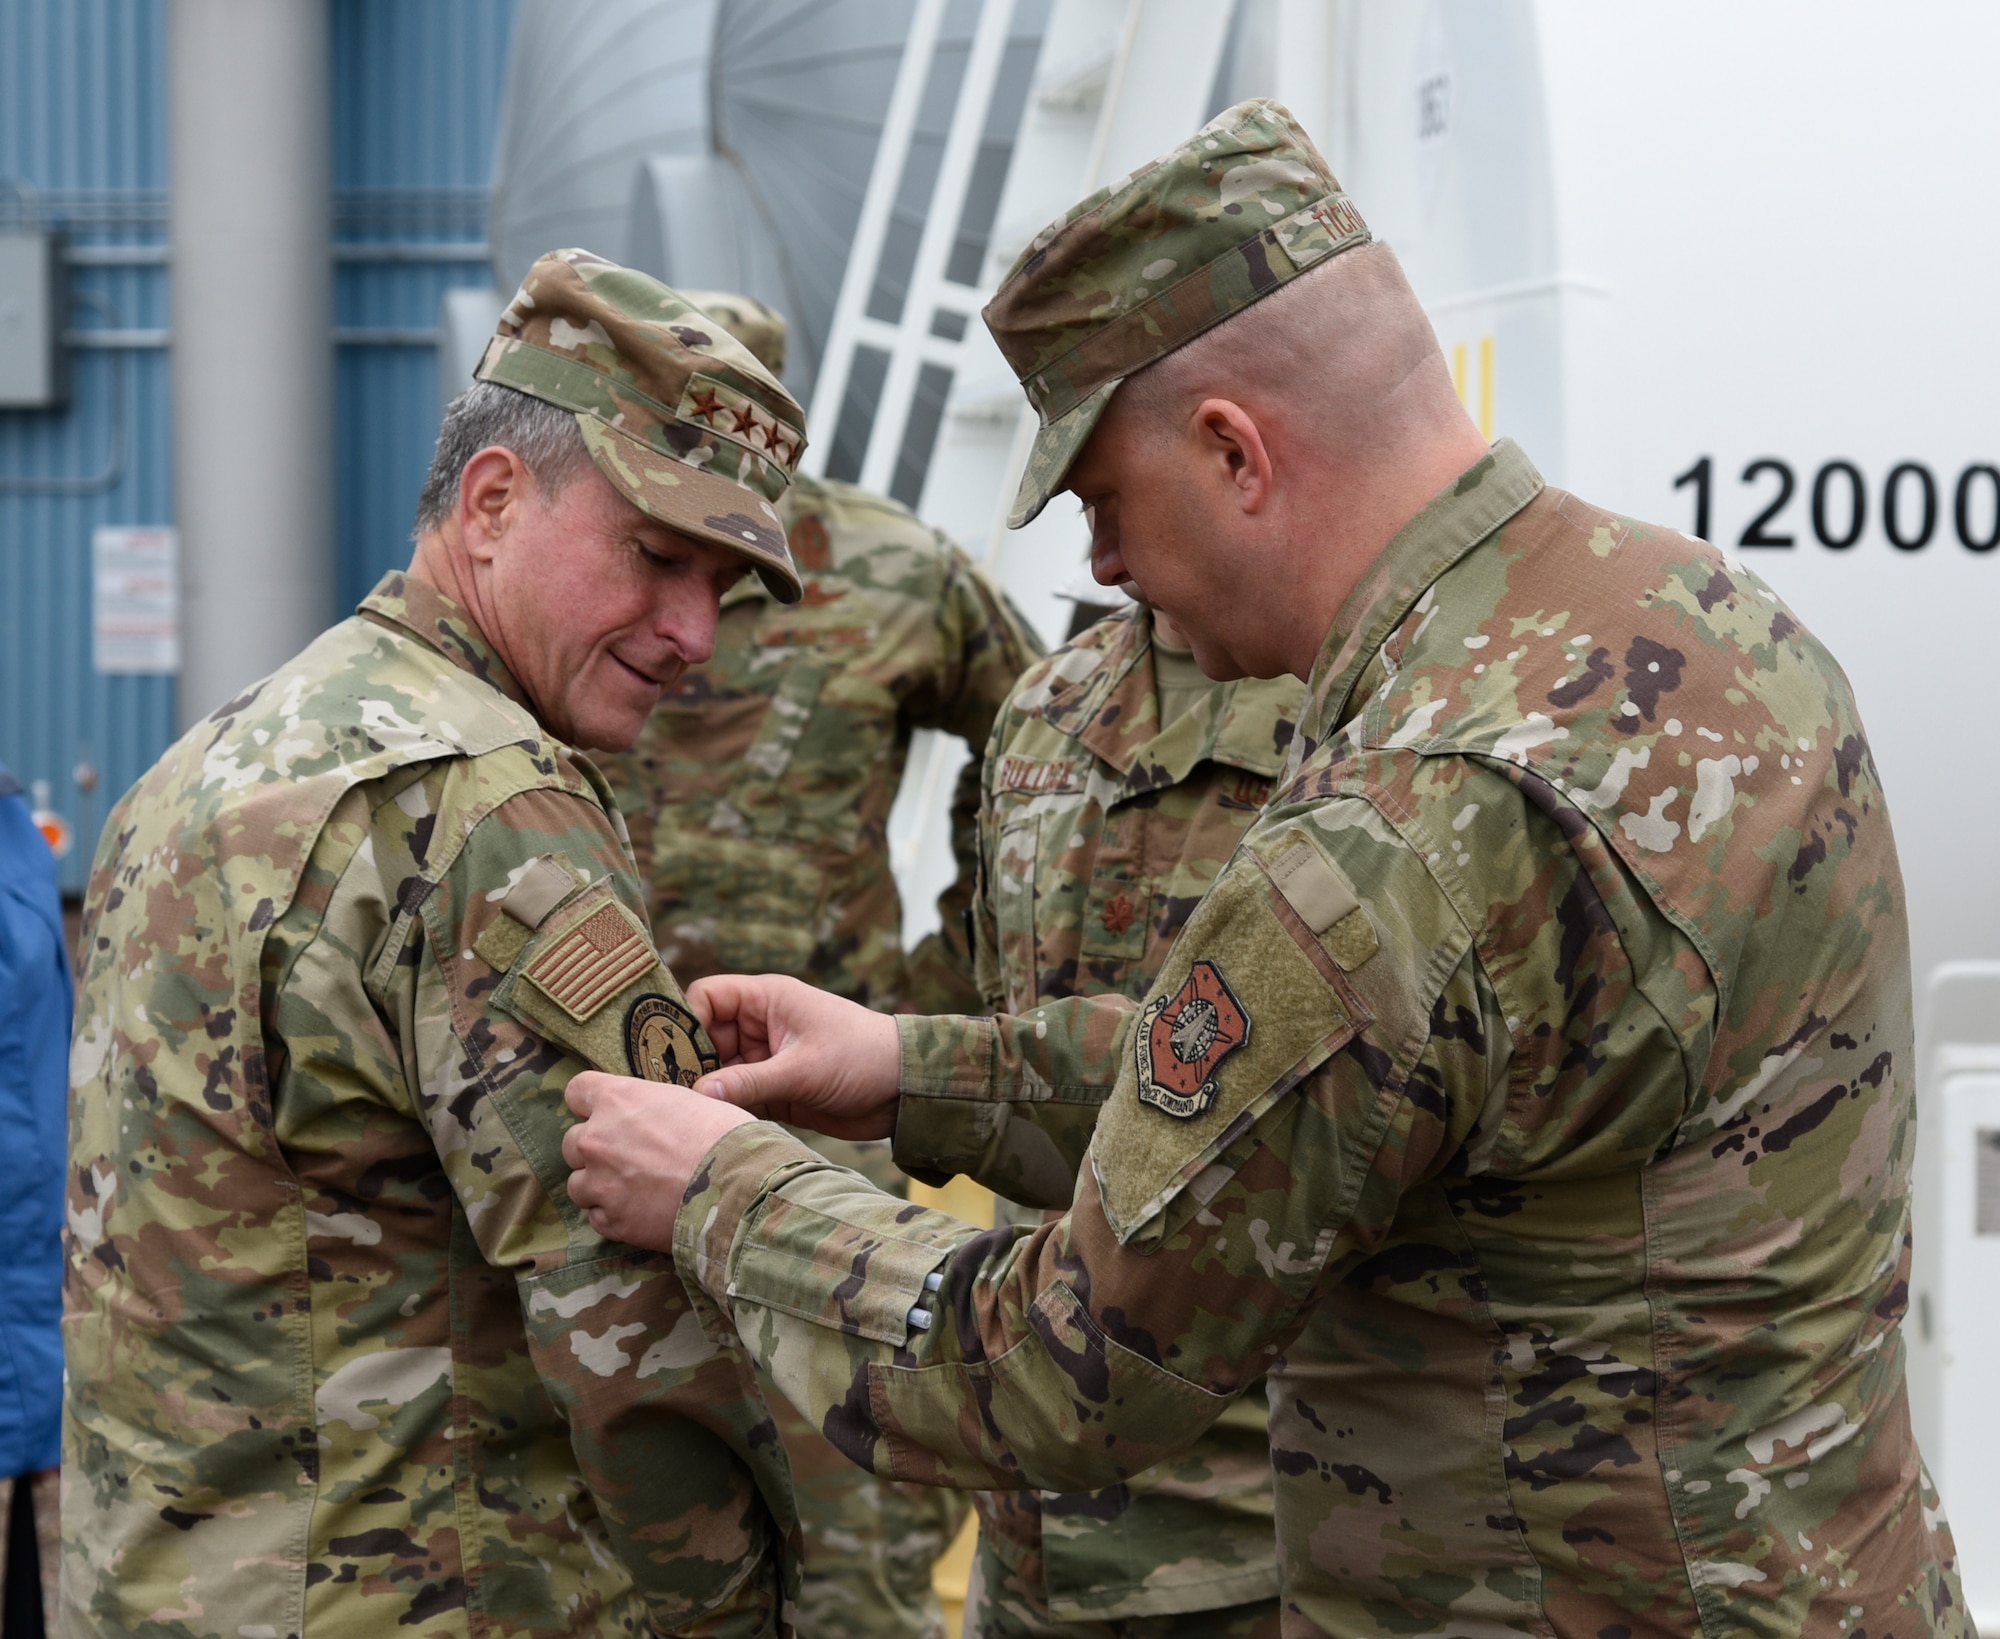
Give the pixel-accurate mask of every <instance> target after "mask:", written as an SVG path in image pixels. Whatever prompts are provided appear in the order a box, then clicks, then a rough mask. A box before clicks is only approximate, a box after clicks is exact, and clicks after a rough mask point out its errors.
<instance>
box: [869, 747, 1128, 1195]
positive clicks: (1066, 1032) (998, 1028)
mask: <svg viewBox="0 0 2000 1639" xmlns="http://www.w3.org/2000/svg"><path fill="white" fill-rule="evenodd" d="M1020 724H1021V718H1020V716H1019V715H1018V714H1017V713H1015V712H1014V711H1012V710H1011V709H1010V710H1005V711H1002V712H1001V714H1000V716H999V718H998V719H997V720H996V722H995V723H994V726H993V732H992V735H991V737H990V738H989V740H988V742H987V746H986V755H985V757H984V759H983V765H984V767H983V774H982V777H981V789H982V791H990V790H992V789H993V770H994V767H995V764H996V763H997V761H998V759H999V758H1000V757H1001V756H1002V755H1003V754H1004V752H1005V750H1006V747H1007V745H1008V744H1009V742H1010V740H1011V738H1012V735H1013V734H1014V732H1015V731H1016V730H1017V729H1018V728H1019V727H1020ZM994 815H995V810H994V808H993V806H992V805H991V804H990V803H982V804H981V806H980V810H979V813H978V816H977V820H976V830H975V838H976V843H977V846H976V849H975V860H974V892H973V899H972V904H971V907H970V910H969V913H968V915H967V916H966V918H965V923H966V930H967V935H968V938H969V939H970V941H971V946H972V969H973V975H974V978H975V980H976V982H977V985H978V990H979V999H980V1003H981V1005H982V1006H983V1008H984V1009H985V1010H986V1011H987V1012H988V1013H998V1012H999V1010H1000V1009H1001V1007H1002V1006H1003V1005H1004V1001H1005V985H1004V983H1003V982H1002V979H1001V968H1000V932H999V922H998V919H997V917H996V916H995V914H994V903H993V893H994V880H993V875H992V873H993V869H994V861H995V860H996V859H997V858H998V853H997V850H998V847H999V835H998V832H997V830H996V827H995V823H994ZM1132 1005H1133V1004H1132V1002H1131V1001H1130V1000H1129V999H1128V998H1126V997H1122V996H1114V997H1108V998H1103V999H1100V1000H1099V1001H1098V1002H1097V1003H1095V1004H1091V1003H1084V1002H1060V1003H1056V1004H1053V1006H1052V1007H1049V1008H1044V1009H1040V1010H1038V1011H1037V1012H1035V1013H1033V1014H1030V1015H1028V1016H1027V1018H1026V1019H1025V1020H1008V1019H1005V1018H999V1019H991V1020H989V1019H987V1018H978V1019H940V1018H929V1019H917V1018H906V1019H904V1020H903V1021H901V1023H900V1025H899V1028H900V1029H901V1031H902V1033H903V1043H904V1044H903V1057H904V1064H905V1066H906V1070H907V1072H908V1073H906V1075H905V1077H904V1083H903V1088H902V1098H901V1101H900V1104H899V1108H898V1111H897V1120H896V1132H895V1158H896V1164H897V1166H899V1167H900V1168H902V1170H903V1171H904V1172H906V1173H908V1174H909V1175H910V1176H911V1177H913V1178H916V1179H919V1180H921V1181H923V1182H924V1183H929V1184H942V1183H944V1182H945V1181H946V1180H948V1179H950V1178H952V1177H954V1176H956V1175H958V1174H961V1173H962V1174H964V1175H965V1176H967V1177H969V1178H971V1179H973V1180H974V1181H975V1182H977V1183H980V1184H983V1185H984V1186H985V1187H986V1188H988V1189H990V1190H992V1191H993V1192H994V1193H995V1194H998V1195H1001V1196H1003V1197H1005V1198H1006V1199H1007V1200H1010V1201H1014V1202H1018V1203H1019V1204H1021V1205H1023V1206H1030V1207H1040V1208H1044V1209H1053V1210H1057V1211H1060V1210H1061V1209H1062V1208H1064V1207H1066V1206H1068V1205H1069V1204H1070V1202H1071V1201H1073V1200H1074V1199H1075V1198H1076V1176H1077V1170H1078V1168H1080V1167H1081V1166H1082V1164H1083V1155H1084V1151H1085V1149H1086V1147H1087V1146H1088V1145H1089V1143H1090V1135H1091V1133H1092V1131H1093V1130H1094V1129H1095V1128H1096V1126H1097V1115H1098V1110H1099V1108H1100V1107H1101V1105H1102V1102H1103V1099H1104V1095H1105V1093H1106V1092H1107V1091H1108V1090H1109V1087H1110V1084H1111V1078H1112V1076H1113V1075H1115V1073H1116V1054H1117V1047H1118V1044H1119V1043H1120V1042H1121V1041H1122V1040H1123V1031H1124V1028H1125V1025H1126V1023H1127V1019H1126V1014H1127V1013H1129V1011H1130V1009H1131V1007H1132ZM1085 1009H1089V1011H1088V1013H1086V1012H1085V1011H1084V1010H1085ZM1051 1020H1054V1021H1056V1023H1057V1026H1058V1030H1057V1034H1056V1036H1055V1038H1054V1046H1053V1048H1051V1047H1050V1046H1049V1045H1048V1044H1049V1042H1050V1022H1051ZM989 1069H991V1070H995V1071H1001V1070H1003V1069H1004V1073H1002V1074H1000V1075H998V1076H997V1077H996V1078H994V1079H989V1076H988V1071H989Z"/></svg>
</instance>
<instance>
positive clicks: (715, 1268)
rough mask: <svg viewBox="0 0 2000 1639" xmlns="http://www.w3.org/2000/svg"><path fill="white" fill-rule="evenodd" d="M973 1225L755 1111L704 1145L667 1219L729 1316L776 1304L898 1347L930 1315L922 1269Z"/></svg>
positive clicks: (694, 1272)
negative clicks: (882, 1186)
mask: <svg viewBox="0 0 2000 1639" xmlns="http://www.w3.org/2000/svg"><path fill="white" fill-rule="evenodd" d="M977 1233H978V1231H977V1230H976V1229H975V1228H974V1227H973V1226H971V1225H970V1224H963V1223H960V1222H959V1221H958V1220H957V1219H956V1218H952V1217H950V1216H948V1215H946V1214H945V1213H942V1212H930V1211H926V1210H924V1209H923V1208H921V1207H915V1206H912V1205H910V1203H908V1202H907V1201H902V1200H899V1199H897V1198H896V1197H895V1196H893V1195H887V1194H884V1193H883V1192H882V1191H881V1190H878V1189H876V1188H875V1186H874V1185H872V1184H871V1183H869V1182H868V1180H867V1179H865V1178H863V1177H862V1176H861V1175H860V1174H859V1173H855V1172H850V1171H848V1170H847V1169H846V1168H845V1167H838V1166H835V1165H833V1164H832V1163H831V1162H829V1161H827V1160H826V1159H825V1158H824V1157H822V1156H819V1155H816V1154H814V1153H813V1151H811V1150H810V1149H808V1148H807V1147H806V1146H805V1145H804V1144H801V1143H800V1142H799V1141H798V1140H797V1139H796V1138H793V1137H792V1136H791V1135H790V1134H789V1133H787V1132H785V1131H783V1130H782V1129H781V1128H777V1127H773V1126H770V1125H768V1124H766V1123H761V1122H760V1123H754V1124H745V1125H744V1126H741V1127H736V1128H733V1129H732V1130H731V1131H729V1132H728V1133H726V1134H724V1135H723V1137H722V1138H720V1139H719V1140H717V1142H716V1144H715V1145H714V1147H713V1148H712V1149H711V1150H710V1151H709V1152H708V1154H707V1155H706V1156H704V1157H703V1159H702V1164H701V1166H700V1167H699V1168H698V1169H697V1170H696V1172H695V1175H694V1178H693V1180H692V1181H691V1182H690V1184H689V1186H688V1190H687V1193H686V1194H685V1196H684V1197H683V1198H682V1207H681V1216H680V1218H679V1220H678V1221H677V1222H676V1224H675V1226H674V1261H675V1263H676V1264H677V1265H678V1266H679V1268H680V1270H681V1274H682V1277H683V1279H684V1280H685V1281H687V1282H688V1283H689V1284H690V1285H691V1286H696V1287H699V1289H700V1290H701V1291H702V1292H704V1293H706V1294H707V1295H708V1296H709V1297H710V1298H711V1299H713V1300H714V1302H715V1303H716V1304H717V1305H718V1307H719V1308H721V1310H722V1311H723V1313H724V1314H726V1315H729V1316H731V1317H735V1316H736V1315H737V1313H738V1311H739V1310H740V1309H742V1308H743V1307H744V1306H746V1305H747V1306H750V1307H754V1308H759V1309H766V1310H775V1311H777V1312H778V1313H780V1314H786V1315H791V1316H794V1317H796V1318H797V1319H800V1320H804V1321H807V1322H809V1323H810V1324H812V1325H814V1326H817V1327H821V1328H824V1329H826V1330H830V1331H836V1332H844V1333H849V1334H852V1335H854V1336H857V1337H862V1338H866V1339H868V1340H870V1341H871V1342H877V1343H888V1344H892V1345H895V1346H896V1347H899V1348H900V1347H902V1346H903V1345H904V1344H906V1343H907V1342H908V1340H909V1336H910V1332H911V1329H912V1327H913V1326H924V1325H928V1324H929V1321H928V1318H927V1299H928V1295H929V1294H930V1293H931V1292H933V1291H934V1290H935V1289H936V1285H937V1282H936V1281H934V1280H932V1278H931V1277H932V1275H933V1272H934V1271H936V1270H937V1269H938V1267H939V1266H940V1265H941V1264H942V1263H943V1262H944V1261H945V1259H946V1258H948V1257H949V1256H950V1255H951V1253H952V1252H953V1251H954V1250H955V1249H956V1248H957V1247H958V1246H959V1245H961V1244H962V1243H963V1242H964V1241H965V1240H966V1239H968V1238H969V1237H971V1236H973V1235H976V1234H977ZM919 1311H926V1312H925V1313H919ZM738 1330H739V1331H740V1330H741V1327H740V1326H739V1327H738Z"/></svg>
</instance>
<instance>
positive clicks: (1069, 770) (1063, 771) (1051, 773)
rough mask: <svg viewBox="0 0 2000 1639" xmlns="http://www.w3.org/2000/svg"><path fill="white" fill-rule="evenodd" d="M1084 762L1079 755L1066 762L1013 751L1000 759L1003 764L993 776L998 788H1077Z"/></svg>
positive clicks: (999, 789)
mask: <svg viewBox="0 0 2000 1639" xmlns="http://www.w3.org/2000/svg"><path fill="white" fill-rule="evenodd" d="M1083 768H1084V765H1083V764H1082V763H1080V762H1078V761H1077V760H1076V759H1075V758H1073V757H1072V758H1066V759H1064V760H1063V761H1062V762H1055V763H1048V762H1043V761H1042V760H1041V759H1040V758H1038V757H1021V756H1016V755H1014V754H1013V753H1011V752H1010V753H1009V754H1008V755H1007V756H1005V757H1002V758H1001V759H1000V767H999V769H998V771H997V772H996V773H995V774H994V777H993V788H994V789H995V790H996V791H1027V792H1032V793H1039V792H1049V791H1073V790H1076V789H1077V788H1078V787H1079V785H1080V783H1081V781H1082V779H1083Z"/></svg>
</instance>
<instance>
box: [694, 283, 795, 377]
mask: <svg viewBox="0 0 2000 1639" xmlns="http://www.w3.org/2000/svg"><path fill="white" fill-rule="evenodd" d="M681 294H682V295H683V296H685V297H686V298H687V299H688V300H689V301H691V302H693V303H694V305H695V306H696V307H698V308H700V309H701V310H702V312H704V313H706V314H707V315H708V316H709V317H710V318H711V319H713V320H715V322H716V323H717V324H719V325H721V326H722V328H723V329H725V330H727V331H728V332H729V333H730V335H732V336H734V337H735V338H736V339H737V340H738V341H740V342H741V343H742V344H743V345H744V346H745V347H747V348H749V349H750V351H751V352H753V353H755V354H756V355H757V362H758V363H759V364H761V365H763V366H764V368H765V369H766V370H769V371H770V372H771V374H772V375H773V376H782V375H783V374H784V373H785V333H786V326H785V316H784V314H782V313H780V312H779V311H778V310H777V309H776V308H775V307H766V306H765V305H764V304H763V303H762V302H760V301H758V300H757V298H756V297H755V296H744V295H740V294H738V293H737V292H736V291H733V290H683V291H682V292H681Z"/></svg>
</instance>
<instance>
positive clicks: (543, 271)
mask: <svg viewBox="0 0 2000 1639" xmlns="http://www.w3.org/2000/svg"><path fill="white" fill-rule="evenodd" d="M473 374H474V375H475V376H477V377H478V379H479V380H481V381H497V382H499V383H500V384H501V385H502V386H503V387H513V388H515V389H517V390H518V391H520V392H524V393H531V394H533V395H534V396H535V397H536V398H539V399H544V400H546V401H547V402H548V403H550V404H558V405H560V406H562V408H563V409H565V410H569V411H572V412H573V413H574V414H575V416H576V424H577V426H578V427H579V428H580V429H581V430H582V432H583V442H584V444H585V446H586V447H587V448H588V449H589V451H590V455H591V459H592V460H593V461H595V462H596V463H597V469H598V471H600V472H602V473H603V474H604V476H605V477H606V478H607V479H609V480H610V481H611V485H612V487H613V488H614V489H616V490H617V491H618V493H619V494H621V495H623V496H624V497H625V498H626V499H627V500H628V501H630V502H631V503H632V504H633V505H634V506H636V507H637V508H638V509H639V510H640V511H641V512H643V513H645V514H647V516H649V517H652V518H657V519H659V521H660V522H661V523H663V524H668V525H671V526H672V527H673V528H675V529H678V530H681V531H682V532H684V533H686V534H689V535H693V536H695V537H697V538H698V539H700V540H705V541H713V542H714V543H715V544H716V545H717V546H723V547H727V548H729V549H730V550H731V551H733V552H738V553H740V554H742V556H744V557H745V558H748V559H749V560H750V563H751V565H752V566H753V567H754V568H755V569H756V571H757V573H758V574H759V575H760V576H761V577H762V578H763V581H764V584H765V585H766V586H768V587H769V588H770V589H771V595H772V596H773V597H775V598H777V599H778V600H779V601H780V602H783V603H796V602H797V601H798V600H799V597H800V595H801V591H802V588H801V586H800V583H799V572H798V569H797V567H796V566H795V565H794V564H793V562H792V555H791V553H790V551H788V550H787V549H786V546H785V531H784V526H783V525H782V524H781V523H780V522H779V521H778V510H777V505H776V503H777V501H778V499H779V498H780V497H781V496H782V495H783V494H784V493H785V490H786V487H787V486H788V485H789V484H790V483H791V481H792V474H793V472H794V471H795V470H796V469H797V466H798V459H799V454H800V452H801V451H802V450H804V448H805V442H806V437H805V412H804V411H802V410H801V409H800V408H799V407H798V404H797V403H796V402H795V401H794V400H793V398H792V396H791V394H789V393H787V392H786V391H785V389H784V388H782V387H780V386H779V385H778V383H777V382H776V381H775V380H773V379H772V377H771V375H770V374H769V372H767V371H766V370H765V369H764V367H763V366H762V365H761V364H759V363H758V362H757V361H756V359H755V358H754V357H752V356H751V354H750V352H749V351H748V349H746V348H745V347H744V346H743V345H742V344H741V343H740V342H738V341H737V340H736V339H735V338H734V337H732V336H731V335H730V334H729V333H728V331H727V330H725V329H724V328H723V327H722V326H721V325H719V324H718V323H717V322H716V321H715V320H713V319H711V318H710V317H709V316H708V315H707V314H706V313H704V312H703V311H702V310H701V309H700V308H699V307H697V306H696V305H695V304H694V303H693V302H691V301H690V300H689V299H688V298H687V297H685V296H683V295H682V294H681V293H680V292H678V291H676V290H671V289H669V288H668V287H667V286H665V285H663V284H661V283H660V282H659V280H657V279H654V278H651V277H649V276H648V275H646V274H644V273H639V272H636V271H635V270H633V269H631V268H624V267H620V266H618V265H617V264H616V263H615V262H607V261H605V260H604V259H603V258H602V257H598V256H593V255H591V253H590V252H589V251H587V250H558V251H551V252H550V253H549V254H548V255H546V256H544V257H542V258H541V259H540V260H539V261H537V262H536V263H535V265H534V266H533V267H531V268H529V269H528V276H527V278H525V279H524V280H522V281H521V288H520V289H519V290H518V291H517V292H516V293H515V295H514V299H513V301H511V302H509V303H508V304H507V309H506V311H505V312H503V313H502V314H501V315H500V323H499V325H498V327H497V331H496V334H495V335H494V337H493V339H492V340H491V341H490V342H488V343H487V344H486V353H485V356H484V357H483V358H482V359H481V360H480V361H479V368H478V369H477V370H476V371H474V372H473Z"/></svg>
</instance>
